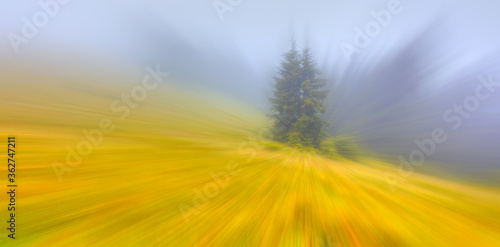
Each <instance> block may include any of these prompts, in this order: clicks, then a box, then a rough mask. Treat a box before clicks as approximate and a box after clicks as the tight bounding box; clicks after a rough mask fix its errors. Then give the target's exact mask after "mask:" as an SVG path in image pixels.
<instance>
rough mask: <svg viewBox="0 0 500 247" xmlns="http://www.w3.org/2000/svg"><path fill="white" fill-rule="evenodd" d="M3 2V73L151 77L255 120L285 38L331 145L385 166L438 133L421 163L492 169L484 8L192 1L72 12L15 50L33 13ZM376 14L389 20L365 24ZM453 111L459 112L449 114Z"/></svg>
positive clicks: (494, 40)
mask: <svg viewBox="0 0 500 247" xmlns="http://www.w3.org/2000/svg"><path fill="white" fill-rule="evenodd" d="M4 2H5V3H3V4H4V6H8V7H4V8H2V10H0V16H1V17H0V18H1V22H2V24H3V25H2V26H1V27H0V31H1V32H2V34H4V35H5V36H4V37H6V38H4V39H1V41H0V46H1V47H2V48H1V54H2V63H3V64H4V65H5V66H16V65H17V66H19V65H25V64H31V65H33V66H42V67H44V68H47V69H51V70H54V71H60V72H68V71H72V72H74V73H84V74H85V73H96V74H102V73H107V72H109V73H117V72H116V71H120V69H122V68H136V69H137V71H140V70H141V69H142V68H144V67H145V66H147V65H148V64H161V65H162V67H163V68H164V69H165V70H168V71H169V72H170V73H171V76H172V78H173V79H174V80H175V81H176V82H177V83H179V84H182V85H184V86H186V87H189V88H193V90H207V91H213V92H218V93H220V94H221V95H225V96H226V97H229V98H234V99H238V100H241V101H244V102H246V103H247V104H250V105H253V106H255V107H257V108H259V109H261V111H263V112H267V111H268V108H269V105H268V101H267V100H268V98H269V97H270V96H271V92H272V83H273V76H276V72H277V69H278V66H279V64H280V61H281V55H282V54H283V53H284V52H286V51H287V50H288V49H289V46H290V39H292V37H293V38H295V39H296V40H297V43H298V45H299V47H303V46H304V45H305V44H309V45H310V46H311V48H312V49H313V51H314V55H315V58H316V60H317V62H318V65H319V66H320V67H321V69H322V71H323V77H324V78H326V79H328V82H329V88H330V95H329V98H328V105H327V112H326V113H325V118H327V119H328V120H331V121H332V123H333V124H332V127H331V129H330V132H331V134H333V135H353V136H356V137H357V138H358V139H359V140H360V142H361V143H362V144H363V145H364V146H366V147H367V148H368V149H370V150H373V151H374V152H375V153H380V154H387V155H388V156H386V157H388V158H389V159H393V160H397V157H398V156H399V155H402V156H405V157H408V155H409V154H410V152H411V151H412V150H415V149H417V148H418V147H417V145H416V144H415V140H417V139H418V140H424V139H426V138H432V137H431V136H432V132H433V130H434V129H436V128H441V129H442V130H443V131H444V132H445V135H446V136H447V140H446V141H444V142H443V143H439V144H436V146H435V152H433V153H432V155H430V156H429V157H428V159H427V160H428V161H435V162H443V163H451V164H453V165H454V166H456V167H460V168H474V169H482V168H492V167H496V168H498V167H499V166H500V163H499V162H498V160H499V159H500V153H499V152H497V150H498V148H499V147H500V145H499V142H498V140H499V139H500V127H499V126H500V108H499V107H498V105H499V103H500V90H488V88H486V86H484V81H488V80H489V78H491V80H492V81H500V73H499V71H500V70H499V69H500V32H498V30H500V15H498V11H499V10H500V3H498V2H497V1H493V0H491V1H486V0H482V1H474V2H472V1H410V0H401V1H389V0H384V1H378V0H377V1H370V2H369V3H365V2H363V1H332V0H322V1H319V0H316V1H298V0H294V1H284V0H277V1H272V2H270V1H249V0H241V1H222V0H221V1H220V2H221V3H223V4H224V5H219V8H220V6H225V8H228V9H227V10H226V11H225V12H221V11H222V10H220V9H219V12H218V11H217V9H216V8H215V7H214V5H213V2H212V1H201V0H195V1H157V0H149V1H117V0H115V1H106V2H102V1H76V0H74V1H69V2H68V3H67V4H60V5H59V9H58V11H55V12H54V17H51V18H49V20H48V21H47V24H46V25H44V26H43V27H40V28H38V31H37V32H36V34H35V35H33V37H32V38H29V42H27V43H22V44H19V45H13V44H12V41H11V39H9V36H8V35H9V33H15V34H17V35H22V32H23V26H24V25H25V23H24V21H23V17H26V18H27V19H28V20H33V16H34V15H35V14H36V13H37V12H39V11H42V9H43V8H42V6H41V5H39V4H38V3H37V1H29V2H27V3H26V2H21V1H9V2H8V3H7V1H4ZM42 2H46V1H42ZM49 2H50V1H49ZM215 2H217V1H215ZM231 3H233V4H232V5H231ZM53 10H54V9H53ZM391 10H392V12H391ZM381 11H384V13H390V18H389V19H387V18H386V19H382V21H380V20H378V21H377V17H375V16H378V18H382V17H380V16H379V15H380V13H381ZM374 13H375V14H374ZM371 23H378V24H376V26H378V29H377V28H376V27H375V28H372V29H370V28H368V32H372V33H371V34H372V35H371V36H370V35H369V34H367V33H366V32H367V31H366V30H367V26H370V25H372V24H371ZM372 27H373V26H372ZM358 28H359V30H361V32H363V34H362V36H364V38H363V37H361V36H359V32H357V30H358ZM360 40H363V41H364V42H359V41H360ZM356 42H359V43H362V46H363V47H362V48H361V47H359V46H357V45H356ZM14 47H17V48H14ZM346 47H350V48H346ZM353 47H354V49H355V50H356V51H355V52H353V50H352V48H353ZM16 49H17V52H15V50H16ZM346 49H347V50H346ZM349 49H351V50H349ZM82 71H83V72H82ZM124 73H128V72H124ZM137 73H139V72H137ZM481 83H483V84H481ZM490 84H491V83H490ZM478 85H483V86H482V89H481V90H480V92H481V93H482V94H480V95H484V97H483V98H484V99H478V100H477V102H478V105H477V106H476V105H474V104H473V103H474V99H472V98H470V97H475V98H476V99H477V98H478V96H477V93H476V88H477V87H478ZM492 88H494V89H500V88H498V87H497V86H492ZM486 95H487V96H486ZM468 97H469V98H468ZM466 99H468V100H466ZM471 102H472V103H471ZM460 104H462V105H463V104H469V109H473V110H468V111H466V114H459V113H457V112H456V110H455V106H456V105H460ZM471 104H473V105H471ZM448 109H451V111H452V112H451V113H450V112H448ZM447 112H448V113H447ZM444 115H447V117H445V116H444ZM459 123H460V124H459ZM471 172H472V170H471Z"/></svg>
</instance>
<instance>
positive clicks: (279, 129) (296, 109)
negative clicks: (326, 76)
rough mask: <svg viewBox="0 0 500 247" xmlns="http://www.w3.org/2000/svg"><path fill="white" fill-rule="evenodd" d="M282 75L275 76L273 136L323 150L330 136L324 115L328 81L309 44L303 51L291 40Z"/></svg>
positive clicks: (282, 66)
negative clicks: (321, 71)
mask: <svg viewBox="0 0 500 247" xmlns="http://www.w3.org/2000/svg"><path fill="white" fill-rule="evenodd" d="M283 57H284V59H283V61H282V63H281V68H280V72H279V75H280V76H279V77H275V84H274V92H273V98H272V99H271V103H272V105H273V107H272V110H273V114H272V115H271V116H272V120H273V126H272V127H273V134H274V139H275V140H277V141H280V142H285V143H289V144H291V145H293V146H300V147H302V146H305V147H312V148H317V149H320V148H321V147H320V145H321V142H322V141H323V140H324V139H325V138H327V137H328V135H327V134H326V133H325V127H326V126H327V124H328V123H327V122H326V121H324V120H323V119H322V118H321V113H323V112H324V111H325V104H324V100H325V98H326V96H327V91H326V90H324V87H325V86H326V81H325V80H323V79H321V78H319V74H320V71H319V69H318V68H317V65H316V62H315V61H314V59H313V56H312V53H311V50H310V48H309V47H308V46H306V47H305V48H304V49H303V50H302V54H299V52H298V51H297V48H296V45H295V42H294V41H293V40H292V45H291V49H290V51H288V52H287V53H285V54H284V56H283Z"/></svg>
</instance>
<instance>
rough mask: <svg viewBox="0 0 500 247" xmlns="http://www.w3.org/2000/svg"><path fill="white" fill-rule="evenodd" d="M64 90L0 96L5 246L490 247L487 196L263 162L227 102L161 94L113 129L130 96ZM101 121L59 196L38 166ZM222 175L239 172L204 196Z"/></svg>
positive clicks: (492, 224)
mask: <svg viewBox="0 0 500 247" xmlns="http://www.w3.org/2000/svg"><path fill="white" fill-rule="evenodd" d="M34 81H35V82H37V80H34ZM72 87H73V86H72ZM72 87H68V85H67V84H58V85H55V84H54V85H52V84H51V85H44V86H42V85H41V84H36V83H33V84H27V83H21V84H19V83H17V84H16V83H14V82H12V84H8V83H7V84H6V85H5V88H4V90H3V91H1V92H0V101H1V103H2V105H3V106H4V107H2V108H0V116H2V118H1V119H2V122H1V128H0V137H1V138H2V139H4V138H5V139H6V136H7V135H10V134H15V135H17V137H18V143H19V145H18V160H19V161H18V162H19V167H18V171H17V173H18V184H19V188H18V190H19V192H18V196H19V197H18V209H17V212H16V213H17V215H18V218H17V222H18V229H17V231H18V233H17V238H18V240H16V241H17V242H16V243H17V246H176V247H178V246H272V247H274V246H500V237H499V236H500V222H499V217H500V209H499V205H500V196H499V193H498V188H487V187H477V186H472V185H468V184H466V183H460V182H454V181H446V180H441V179H438V178H434V177H430V176H426V175H419V174H414V175H412V176H411V177H409V178H408V179H407V180H406V181H405V182H404V183H401V184H399V185H398V188H397V190H396V191H394V192H392V191H391V190H390V189H389V187H388V186H387V184H386V182H385V179H384V176H383V174H384V172H385V171H393V172H397V171H396V168H394V167H393V166H392V165H390V164H386V163H383V162H379V161H375V160H369V159H365V160H362V163H363V164H360V163H355V162H351V161H333V160H328V159H324V158H322V157H319V156H315V155H312V154H306V153H300V152H297V151H294V150H292V149H288V148H282V149H279V150H271V149H266V148H264V147H265V146H266V145H267V144H266V143H263V142H261V141H260V139H259V138H258V135H257V133H258V132H259V130H261V129H263V128H264V126H265V120H264V117H263V116H262V115H259V114H257V113H252V111H251V110H249V109H245V108H244V107H238V106H237V105H236V104H234V103H232V102H231V103H228V102H223V101H220V100H218V101H217V102H214V101H213V100H211V101H207V100H204V99H200V97H199V96H197V95H194V94H189V93H187V92H181V91H180V90H178V89H174V88H173V87H171V86H169V85H166V86H163V87H162V89H159V90H157V91H154V92H151V93H150V95H149V96H148V98H147V99H146V100H145V101H144V102H142V103H141V104H140V106H139V107H138V108H137V109H135V110H132V112H131V115H130V116H129V117H128V118H126V119H125V120H118V118H117V114H116V113H113V112H111V111H110V109H109V104H110V103H111V102H112V101H113V100H114V99H115V98H118V97H119V95H120V94H121V93H124V92H125V93H126V92H128V91H129V90H130V88H131V87H127V86H124V87H116V88H113V89H111V88H106V87H104V86H102V85H99V84H95V85H91V86H90V88H91V89H90V91H88V92H87V93H82V91H81V90H75V89H72ZM73 88H74V87H73ZM103 117H109V118H111V119H113V121H114V123H115V124H116V130H115V131H114V132H112V133H110V134H107V135H105V137H104V141H103V143H102V144H101V145H99V146H98V147H95V148H94V149H93V152H92V153H91V154H90V155H88V156H86V157H84V159H83V162H82V163H81V164H80V165H79V166H77V167H75V168H74V170H73V171H72V172H71V173H66V174H64V176H63V178H64V180H63V182H62V183H60V182H59V181H58V179H57V177H56V176H55V173H54V171H53V169H52V167H51V164H52V163H53V162H54V161H58V162H63V161H64V157H65V155H66V151H65V149H64V147H65V146H66V145H70V146H73V147H75V146H76V144H77V143H78V141H80V140H82V139H83V135H82V134H81V131H82V130H83V129H92V128H95V127H96V126H97V123H98V122H99V120H100V119H101V118H103ZM0 148H1V149H5V142H1V144H0ZM2 156H4V157H5V154H4V153H2ZM228 163H230V164H232V165H235V164H237V165H235V167H237V168H239V169H240V170H239V172H238V173H235V174H233V175H231V176H230V177H229V181H227V185H225V184H224V183H223V184H222V185H219V186H218V187H213V185H214V184H216V181H215V180H214V179H213V178H212V177H211V175H210V173H212V172H213V173H216V174H217V173H221V172H227V164H228ZM5 172H6V171H5V169H2V170H1V172H0V173H1V174H0V176H1V177H4V178H5V177H6V174H5ZM219 182H220V181H219ZM223 182H225V181H223ZM207 186H208V187H209V186H212V187H211V188H209V193H213V194H214V195H213V198H210V199H209V200H208V202H207V203H199V204H198V206H199V207H198V208H196V207H194V203H193V199H194V198H196V193H197V190H199V191H203V190H204V188H205V187H207ZM1 199H2V201H1V203H0V204H1V205H6V204H7V201H6V197H5V196H2V197H1ZM200 202H203V201H202V200H201V201H200ZM181 208H182V209H183V210H185V214H182V210H181ZM0 210H1V211H0V212H1V215H2V217H4V216H6V215H7V210H6V207H4V206H2V207H1V209H0ZM185 217H187V218H188V220H189V222H187V221H186V218H185ZM4 218H5V217H4ZM4 228H5V227H4ZM6 235H7V234H6V230H3V231H2V235H1V236H0V241H1V242H2V243H1V245H2V246H4V244H6V243H9V241H10V240H9V239H6Z"/></svg>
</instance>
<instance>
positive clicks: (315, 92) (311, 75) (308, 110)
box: [289, 45, 328, 149]
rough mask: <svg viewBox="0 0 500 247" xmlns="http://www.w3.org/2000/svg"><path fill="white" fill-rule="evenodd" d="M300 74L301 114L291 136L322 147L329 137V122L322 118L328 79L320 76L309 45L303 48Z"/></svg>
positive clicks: (309, 144)
mask: <svg viewBox="0 0 500 247" xmlns="http://www.w3.org/2000/svg"><path fill="white" fill-rule="evenodd" d="M300 74H301V81H302V83H301V87H300V92H301V101H300V102H301V106H300V116H299V118H298V119H297V122H295V124H294V125H293V128H292V132H291V133H290V134H289V136H294V137H297V136H298V138H299V141H300V143H301V144H302V145H303V146H307V147H314V148H317V149H320V148H321V147H320V146H321V142H322V141H323V140H324V139H325V138H327V137H328V134H327V133H326V132H325V129H326V127H327V126H328V122H326V121H325V120H323V119H322V118H321V113H324V111H325V103H324V100H325V98H326V96H327V91H326V90H324V87H325V86H326V80H324V79H321V78H319V74H320V70H319V69H318V68H317V65H316V62H315V61H314V59H313V56H312V52H311V49H310V48H309V47H308V46H307V45H306V46H305V48H304V49H303V50H302V56H301V73H300ZM296 141H297V140H296Z"/></svg>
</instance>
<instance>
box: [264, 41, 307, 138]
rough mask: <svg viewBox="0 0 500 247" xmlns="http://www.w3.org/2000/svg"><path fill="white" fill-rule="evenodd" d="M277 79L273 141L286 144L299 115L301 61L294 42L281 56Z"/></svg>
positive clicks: (273, 116) (272, 100)
mask: <svg viewBox="0 0 500 247" xmlns="http://www.w3.org/2000/svg"><path fill="white" fill-rule="evenodd" d="M279 75H280V76H279V77H275V78H274V80H275V85H274V92H273V98H271V103H272V105H273V108H272V110H273V114H272V115H271V116H272V120H273V122H272V131H273V136H274V139H275V140H277V141H280V142H288V135H289V133H290V131H291V128H292V127H293V125H294V124H295V123H296V122H297V119H298V116H299V114H300V106H301V105H300V98H301V95H300V87H301V61H300V54H299V52H298V51H297V48H296V45H295V41H294V40H292V44H291V49H290V51H288V52H287V53H285V54H284V55H283V61H282V62H281V68H280V71H279Z"/></svg>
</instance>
